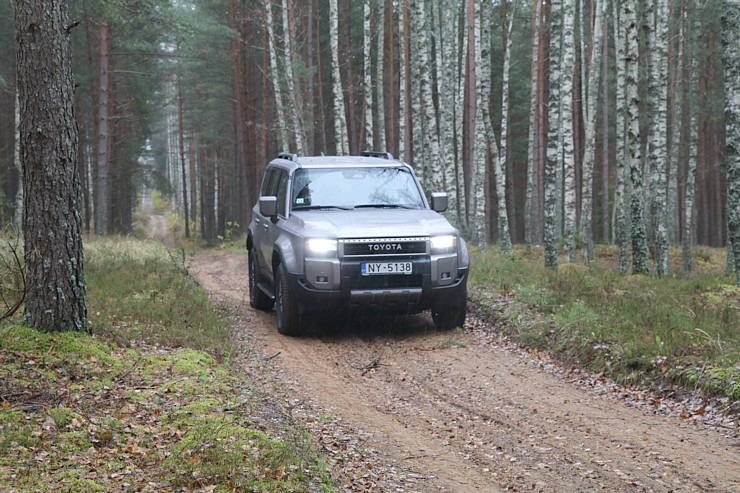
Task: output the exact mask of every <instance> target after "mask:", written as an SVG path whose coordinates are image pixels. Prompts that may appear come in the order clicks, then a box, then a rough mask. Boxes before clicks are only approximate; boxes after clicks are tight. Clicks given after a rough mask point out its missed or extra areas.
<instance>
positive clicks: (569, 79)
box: [561, 0, 576, 262]
mask: <svg viewBox="0 0 740 493" xmlns="http://www.w3.org/2000/svg"><path fill="white" fill-rule="evenodd" d="M574 21H575V0H564V1H563V62H562V70H563V78H562V92H561V98H562V101H561V103H562V105H563V113H562V115H561V117H562V122H561V128H562V134H563V178H564V182H563V183H564V189H563V202H564V204H563V206H564V224H563V236H564V242H565V256H566V258H567V259H568V262H575V261H576V166H575V165H576V163H575V142H574V139H575V137H574V109H575V107H574V101H573V92H574V87H573V82H574V76H575V50H576V46H575V31H574V24H575V22H574Z"/></svg>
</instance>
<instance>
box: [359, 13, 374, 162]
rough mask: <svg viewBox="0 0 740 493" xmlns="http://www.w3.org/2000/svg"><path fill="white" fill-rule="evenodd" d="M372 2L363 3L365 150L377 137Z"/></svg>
mask: <svg viewBox="0 0 740 493" xmlns="http://www.w3.org/2000/svg"><path fill="white" fill-rule="evenodd" d="M370 2H371V0H364V2H363V30H362V33H363V36H362V52H363V81H364V84H363V88H362V89H363V92H364V94H365V104H364V114H365V139H364V140H365V149H373V147H374V144H373V142H374V140H375V137H374V136H373V74H372V56H371V51H370V47H371V46H372V37H371V35H370V33H371V32H372V30H371V27H372V26H371V25H370V18H371V15H370V14H371V9H370Z"/></svg>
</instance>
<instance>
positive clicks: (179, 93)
mask: <svg viewBox="0 0 740 493" xmlns="http://www.w3.org/2000/svg"><path fill="white" fill-rule="evenodd" d="M184 127H185V125H184V122H183V101H182V88H181V87H180V81H179V80H178V81H177V128H178V136H179V139H178V149H179V151H180V152H179V155H180V169H181V170H182V171H181V176H180V178H182V209H183V217H184V218H185V238H190V214H189V211H190V209H189V207H188V174H187V169H186V160H185V128H184Z"/></svg>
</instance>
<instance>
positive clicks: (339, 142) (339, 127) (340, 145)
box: [329, 0, 349, 156]
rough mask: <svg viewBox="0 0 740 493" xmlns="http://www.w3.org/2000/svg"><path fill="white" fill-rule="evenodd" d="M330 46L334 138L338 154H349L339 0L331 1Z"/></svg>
mask: <svg viewBox="0 0 740 493" xmlns="http://www.w3.org/2000/svg"><path fill="white" fill-rule="evenodd" d="M329 44H330V45H331V73H332V94H333V95H334V138H335V140H336V147H337V154H339V155H345V156H346V155H348V154H349V134H348V133H347V118H346V116H345V107H344V92H343V91H342V75H341V72H340V70H339V10H338V8H337V0H329Z"/></svg>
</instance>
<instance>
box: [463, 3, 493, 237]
mask: <svg viewBox="0 0 740 493" xmlns="http://www.w3.org/2000/svg"><path fill="white" fill-rule="evenodd" d="M489 8H490V6H489V4H488V2H475V10H476V11H475V66H476V69H477V73H476V79H475V81H476V91H475V92H476V94H475V97H476V98H477V102H476V115H475V144H474V146H473V152H474V153H475V157H474V159H473V166H474V168H473V170H474V172H473V190H474V193H475V195H474V199H475V202H474V206H473V211H474V215H472V216H471V222H472V228H471V229H472V232H473V237H474V240H475V241H476V242H477V243H479V244H485V243H486V240H487V236H488V235H487V222H488V220H487V218H486V169H487V168H488V159H487V158H488V157H490V159H493V160H497V156H498V149H497V148H495V147H493V148H491V147H489V145H495V139H489V138H488V135H487V132H486V128H487V126H486V115H485V114H484V111H485V110H486V108H485V107H486V106H488V102H489V100H490V94H491V87H490V83H491V62H490V53H489V47H490V39H491V31H490V26H491V18H490V10H489ZM469 97H472V95H470V96H469ZM491 142H493V143H494V144H491ZM486 154H490V156H486ZM497 179H498V177H497Z"/></svg>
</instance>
